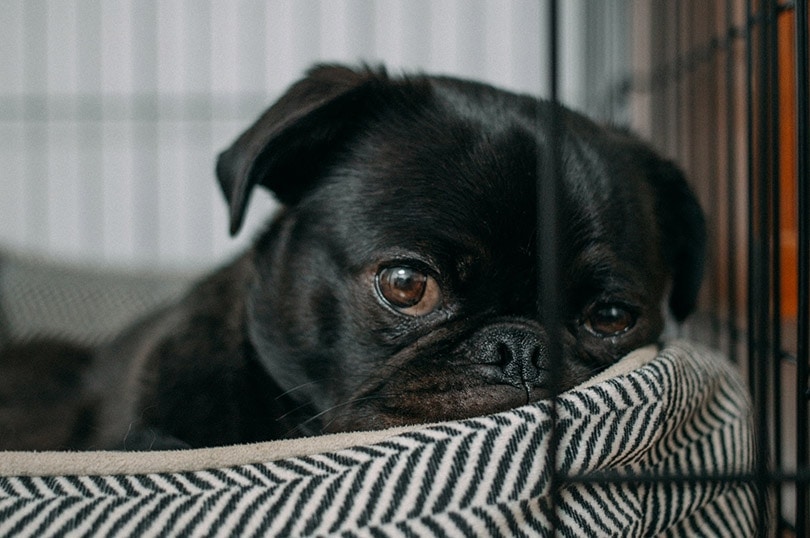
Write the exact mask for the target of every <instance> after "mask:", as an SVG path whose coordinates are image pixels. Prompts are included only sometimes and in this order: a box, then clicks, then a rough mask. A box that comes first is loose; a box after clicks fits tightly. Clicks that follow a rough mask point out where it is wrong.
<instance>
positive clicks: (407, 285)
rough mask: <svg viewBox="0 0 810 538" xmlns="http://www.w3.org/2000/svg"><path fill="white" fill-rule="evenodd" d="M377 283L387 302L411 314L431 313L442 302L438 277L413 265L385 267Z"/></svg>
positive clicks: (378, 289) (380, 293) (379, 274)
mask: <svg viewBox="0 0 810 538" xmlns="http://www.w3.org/2000/svg"><path fill="white" fill-rule="evenodd" d="M376 284H377V293H378V294H379V295H380V297H382V299H383V300H384V301H385V302H386V303H388V304H389V305H390V306H391V307H393V308H394V309H396V310H398V311H400V312H402V313H403V314H407V315H409V316H424V315H427V314H430V313H431V312H433V311H434V310H436V308H437V307H438V306H439V303H440V302H441V292H440V290H439V284H438V283H437V282H436V279H435V278H433V277H432V276H430V275H428V274H425V273H423V272H422V271H419V270H417V269H414V268H412V267H406V266H397V267H384V268H382V269H380V271H379V272H378V273H377V278H376Z"/></svg>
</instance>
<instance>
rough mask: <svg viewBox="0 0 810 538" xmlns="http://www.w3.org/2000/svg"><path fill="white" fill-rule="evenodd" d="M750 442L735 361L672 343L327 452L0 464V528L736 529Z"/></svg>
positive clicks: (445, 532) (637, 532) (424, 532)
mask: <svg viewBox="0 0 810 538" xmlns="http://www.w3.org/2000/svg"><path fill="white" fill-rule="evenodd" d="M555 414H556V420H554V416H555ZM552 433H553V435H552ZM753 446H754V443H753V440H752V427H751V419H750V405H749V402H748V398H747V397H746V391H745V388H744V387H743V385H742V384H741V382H740V381H739V379H738V375H737V373H736V371H735V370H734V369H733V368H732V367H731V366H730V365H729V364H728V363H727V362H726V361H725V360H724V359H723V358H722V357H719V356H717V355H716V354H713V353H711V352H709V351H708V350H706V349H703V348H701V347H698V346H695V345H693V344H689V343H686V342H676V343H673V344H671V345H668V346H666V347H665V348H664V349H663V350H662V351H660V352H659V353H658V355H657V356H656V357H655V358H654V359H653V360H652V361H651V362H648V363H647V364H645V365H643V366H641V367H640V368H637V369H635V370H633V371H631V372H630V373H627V374H625V375H621V376H619V377H614V378H611V379H607V380H604V381H601V382H599V383H597V384H594V385H591V386H588V387H585V388H579V389H575V390H573V391H569V392H567V393H565V394H563V395H561V396H560V397H559V398H557V399H556V401H555V402H552V401H543V402H539V403H537V404H533V405H529V406H525V407H522V408H519V409H515V410H513V411H509V412H505V413H500V414H497V415H492V416H488V417H484V418H476V419H470V420H463V421H457V422H450V423H443V424H439V425H433V426H426V427H422V428H419V429H415V430H412V431H407V432H404V433H398V434H394V435H392V436H390V437H387V438H384V439H383V440H381V441H379V442H376V443H372V444H365V445H361V446H354V447H349V448H344V449H341V450H336V451H333V452H328V453H315V454H310V455H301V456H296V457H288V458H284V459H280V460H277V461H267V462H264V463H259V464H248V465H235V466H226V467H214V468H209V469H202V470H196V471H186V472H171V473H148V472H144V473H133V474H108V475H100V476H96V475H94V473H92V472H90V473H87V474H84V475H60V476H33V475H36V474H37V473H36V472H32V471H31V470H30V469H28V470H26V473H25V474H26V475H27V476H22V474H23V473H20V472H18V473H16V474H15V473H14V472H8V470H6V472H4V474H5V476H0V536H63V535H68V536H288V535H289V536H326V535H330V536H331V535H343V536H545V535H560V536H655V535H660V534H663V535H674V536H752V535H754V533H755V524H756V521H757V510H758V506H757V496H756V495H755V490H754V486H753V484H752V483H751V482H746V481H745V480H734V479H733V478H734V476H737V477H738V478H739V476H740V475H746V474H747V473H748V474H750V472H751V471H752V469H753V465H754V454H753ZM555 448H556V450H555ZM3 457H4V456H3V455H2V454H0V458H3ZM80 457H86V458H88V462H90V461H92V458H96V459H99V458H104V457H109V456H108V455H106V454H104V453H100V454H92V453H89V454H86V455H81V456H80ZM132 457H138V456H137V455H133V456H132ZM167 457H168V456H167ZM0 468H2V467H0ZM606 473H607V474H606ZM617 477H624V478H622V479H617ZM654 477H659V479H658V480H655V479H653V478H654ZM724 477H731V478H732V479H728V480H726V479H724ZM605 480H607V481H605Z"/></svg>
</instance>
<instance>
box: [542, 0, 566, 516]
mask: <svg viewBox="0 0 810 538" xmlns="http://www.w3.org/2000/svg"><path fill="white" fill-rule="evenodd" d="M559 13H560V11H559V5H558V2H557V0H549V1H548V12H547V14H548V21H549V22H548V29H549V32H548V42H547V46H548V73H547V75H548V89H549V97H548V98H549V101H550V104H551V106H550V107H549V110H550V117H549V118H548V120H549V125H548V126H546V127H545V129H544V127H543V125H538V132H540V133H542V132H543V131H545V133H546V135H547V136H548V138H547V140H546V148H541V151H539V152H538V175H537V241H538V243H537V245H536V249H537V264H538V267H537V275H538V281H537V309H538V314H539V318H540V320H541V322H542V323H543V325H544V326H545V327H546V332H547V334H548V335H549V342H548V344H549V348H548V353H549V362H550V364H551V371H550V372H549V377H550V379H549V383H550V386H552V387H557V386H559V380H560V379H561V378H562V348H561V342H560V337H559V331H558V329H559V327H560V319H559V313H560V304H561V300H560V299H561V298H560V296H559V295H560V289H561V288H560V286H558V285H557V282H558V281H559V276H560V275H559V266H558V265H559V264H558V256H557V252H558V250H559V241H558V240H559V230H560V227H559V221H558V205H557V200H558V199H559V187H558V185H559V183H560V182H561V180H562V175H561V174H562V169H561V163H562V158H561V149H562V148H561V146H560V143H559V142H560V141H561V136H560V135H561V131H562V128H561V127H562V117H561V114H560V110H559V108H558V104H559V82H560V71H559ZM540 112H541V110H538V117H537V121H538V122H539V121H540V120H541V116H542V115H541V114H539V113H540ZM543 149H545V151H543ZM551 417H552V421H551V438H550V441H549V452H550V454H552V457H553V458H554V462H555V463H554V465H553V466H552V474H551V491H553V492H555V493H554V494H553V498H552V503H553V506H554V512H553V514H552V521H551V527H552V532H554V531H556V529H557V528H559V521H558V516H557V507H558V506H559V501H560V498H559V495H558V494H557V493H556V492H557V491H558V490H559V489H560V488H558V487H557V484H559V483H560V481H561V480H562V478H563V477H561V476H559V475H558V474H557V472H556V469H557V463H556V462H557V460H558V458H559V456H560V454H559V452H560V450H559V448H560V439H559V430H558V429H557V427H556V426H557V400H556V398H555V399H552V407H551Z"/></svg>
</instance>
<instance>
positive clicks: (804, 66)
mask: <svg viewBox="0 0 810 538" xmlns="http://www.w3.org/2000/svg"><path fill="white" fill-rule="evenodd" d="M809 16H810V13H808V9H807V0H796V2H795V21H796V92H797V94H796V97H797V99H796V106H797V132H796V141H797V144H796V156H797V165H798V168H797V181H798V185H797V192H798V220H799V222H798V227H799V230H798V245H799V252H798V266H799V268H798V269H799V273H798V274H799V290H798V291H799V298H798V299H799V311H798V319H797V324H798V327H797V329H798V336H797V359H798V360H797V369H798V371H797V375H796V379H797V382H796V384H797V386H796V419H797V420H796V421H797V423H796V465H797V468H798V469H799V470H802V469H804V470H807V469H808V467H810V446H809V445H808V431H807V430H808V427H807V423H808V397H810V394H808V390H810V389H808V373H809V372H808V367H809V366H810V364H809V363H810V154H809V153H808V148H810V111H808V100H810V83H808V69H810V60H808V46H810V45H809V44H808V43H809V42H810V33H808V17H809ZM808 489H810V481H808V480H807V479H806V478H805V480H804V481H803V482H800V483H799V484H797V487H796V514H797V516H796V535H797V536H807V535H808V534H810V498H809V497H808V491H807V490H808Z"/></svg>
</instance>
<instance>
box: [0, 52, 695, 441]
mask: <svg viewBox="0 0 810 538" xmlns="http://www.w3.org/2000/svg"><path fill="white" fill-rule="evenodd" d="M554 106H555V105H552V104H550V103H547V102H543V101H538V100H536V99H534V98H531V97H527V96H522V95H515V94H513V93H509V92H506V91H502V90H499V89H495V88H493V87H490V86H487V85H484V84H479V83H475V82H469V81H463V80H457V79H453V78H445V77H430V76H415V77H411V78H394V77H389V76H388V75H387V74H386V73H385V72H384V71H383V70H371V69H359V70H353V69H349V68H346V67H340V66H321V67H317V68H314V69H313V70H311V71H310V72H309V73H308V74H307V76H306V77H305V78H304V79H303V80H301V81H299V82H297V83H296V84H294V85H293V86H292V87H291V88H290V89H289V90H288V91H287V93H286V94H284V95H283V96H282V97H281V99H279V100H278V102H277V103H275V104H274V105H273V106H272V107H270V109H269V110H267V111H266V112H265V113H264V115H262V116H261V117H260V118H259V119H258V121H257V122H256V123H255V124H254V125H253V126H251V127H250V128H249V129H248V130H247V131H246V132H245V133H244V134H242V136H240V137H239V139H238V140H237V141H236V142H235V143H234V144H233V146H232V147H231V148H230V149H228V150H227V151H225V152H224V153H222V154H221V155H220V157H219V162H218V164H217V175H218V177H219V181H220V184H221V186H222V190H223V191H224V193H225V197H226V198H227V200H228V203H229V206H230V219H231V232H232V233H236V232H237V231H238V230H239V228H240V224H241V222H242V218H243V215H244V213H245V210H246V207H247V205H248V201H249V198H250V194H251V191H252V190H253V188H254V187H256V186H257V185H261V186H263V187H265V188H267V189H270V190H271V191H272V192H273V193H274V194H275V196H276V197H277V199H278V200H279V201H280V202H282V204H283V205H284V209H282V210H281V211H280V213H279V214H278V215H277V216H276V217H275V219H274V220H273V221H272V223H271V224H270V226H269V228H268V230H267V231H266V232H265V233H263V234H262V235H261V236H260V237H259V238H258V240H257V241H256V242H255V245H254V246H253V247H252V248H251V249H250V251H249V252H247V253H246V254H245V255H244V256H242V257H240V258H239V259H237V260H236V261H235V262H233V263H231V264H230V265H228V266H227V267H225V268H223V269H221V270H220V271H218V272H216V273H214V274H213V275H211V276H210V277H209V278H207V279H205V280H204V281H202V282H200V283H199V284H198V285H197V286H196V287H194V288H193V289H192V290H191V291H190V293H189V294H188V295H187V296H186V297H185V298H184V299H183V300H181V301H180V302H179V303H177V304H175V305H173V306H170V307H168V308H166V309H164V310H162V311H160V312H157V313H155V314H154V315H152V316H150V317H148V318H147V319H144V320H143V321H141V322H140V323H139V324H137V325H136V326H134V327H132V328H130V329H129V330H127V331H126V332H124V333H123V334H122V335H121V336H120V337H119V338H118V339H117V340H116V341H115V342H114V343H112V344H111V345H109V346H106V347H104V348H103V349H99V350H95V351H94V352H93V353H92V355H90V356H88V355H86V354H84V353H82V352H81V351H76V350H71V349H61V350H59V349H57V351H50V355H51V358H50V359H47V358H45V359H41V360H45V361H50V362H59V361H56V360H55V359H54V358H53V356H54V353H62V354H63V357H62V358H63V359H64V356H73V357H75V361H74V362H76V363H77V365H78V367H80V368H81V369H82V375H81V376H79V377H76V376H75V375H74V377H71V378H70V379H73V381H70V382H65V383H63V384H64V385H65V386H64V387H62V389H63V392H65V393H66V394H67V393H68V392H69V393H70V398H71V399H70V402H71V403H70V405H64V406H62V405H57V406H56V407H58V408H60V409H62V415H60V418H59V420H58V422H59V425H60V427H58V428H57V427H54V425H53V422H54V420H51V421H43V424H51V428H52V430H51V431H48V432H40V433H42V435H39V436H34V437H37V438H38V439H44V438H47V439H48V441H47V443H40V444H41V445H42V446H39V447H30V448H49V447H54V446H57V447H60V448H78V449H89V448H109V447H112V448H127V449H149V448H153V449H157V448H176V447H204V446H213V445H227V444H233V443H243V442H252V441H261V440H270V439H279V438H284V437H291V436H302V435H314V434H320V433H324V432H337V431H351V430H367V429H377V428H385V427H389V426H396V425H404V424H412V423H419V422H433V421H441V420H447V419H458V418H463V417H470V416H475V415H481V414H486V413H492V412H497V411H501V410H505V409H509V408H513V407H516V406H520V405H522V404H525V403H527V402H531V401H535V400H539V399H542V398H546V397H549V396H551V395H553V394H555V393H558V392H560V391H563V390H566V389H568V388H571V387H573V386H575V385H576V384H578V383H580V382H582V381H585V380H586V379H588V378H589V377H590V376H592V375H594V374H595V373H596V372H598V371H600V370H602V369H604V368H606V367H607V366H609V365H611V364H612V363H614V362H616V361H617V360H618V359H620V358H621V357H622V356H624V355H626V354H627V353H628V352H630V351H632V350H634V349H636V348H638V347H641V346H644V345H646V344H650V343H655V342H657V340H658V338H659V336H660V335H661V333H662V329H663V327H664V320H665V317H666V315H667V314H666V312H665V311H664V310H665V309H666V306H665V303H666V299H667V298H668V304H669V309H670V310H671V313H672V315H673V316H674V317H675V318H676V319H678V320H682V319H683V318H684V317H686V316H687V315H688V314H689V313H690V311H691V310H692V309H693V307H694V305H695V301H696V295H697V292H698V288H699V285H700V280H701V274H702V269H703V258H704V244H705V239H704V234H705V232H704V221H703V217H702V213H701V211H700V208H699V206H698V203H697V201H696V200H695V197H694V195H693V193H692V191H691V190H690V188H689V187H688V186H687V183H686V182H685V180H684V178H683V176H682V174H681V173H680V172H679V171H678V169H677V168H676V167H675V166H674V165H673V164H672V163H670V162H668V161H666V160H663V159H661V158H659V157H658V156H657V155H656V154H655V153H653V152H652V151H651V150H650V149H648V148H647V147H646V146H644V145H643V144H641V143H639V142H638V141H637V140H636V139H634V138H632V137H630V136H628V135H627V134H625V133H623V132H619V131H616V130H610V129H606V128H603V127H601V126H599V125H596V124H595V123H593V122H591V121H589V120H588V119H586V118H584V117H582V116H580V115H578V114H575V113H573V112H571V111H568V110H565V109H562V108H561V107H556V108H553V107H554ZM554 114H557V117H558V118H559V122H558V123H557V124H556V125H558V127H559V128H558V129H557V130H556V131H555V132H556V136H554V137H553V139H552V137H551V134H550V133H551V126H550V125H551V121H550V119H551V118H552V116H553V115H554ZM553 145H557V146H556V147H558V148H559V150H558V155H559V162H560V168H561V184H560V186H559V189H560V192H559V198H560V200H559V202H560V203H559V208H558V218H559V222H560V227H559V228H560V229H559V232H560V233H559V238H558V239H559V242H558V245H559V248H558V249H557V250H558V253H557V255H558V262H557V263H558V267H559V273H560V275H561V278H560V281H559V282H558V283H557V284H556V286H557V289H559V292H560V299H561V304H560V305H559V307H560V311H559V312H558V315H559V321H560V323H559V324H556V325H555V326H556V327H559V329H558V330H556V331H553V332H554V334H550V333H551V332H552V329H550V328H549V327H544V325H543V324H541V323H540V321H539V318H538V314H537V312H538V311H542V305H543V301H544V298H543V297H539V296H538V295H539V294H538V291H537V290H538V286H537V284H536V279H537V277H538V275H537V267H538V263H539V259H540V258H542V257H543V256H544V252H538V248H537V243H538V241H537V233H538V231H537V222H538V209H537V207H538V204H537V183H538V163H541V162H544V159H548V158H549V156H550V155H551V151H552V147H553ZM541 168H542V167H541ZM546 179H547V178H543V177H541V178H540V181H545V180H546ZM552 341H553V342H556V343H558V348H559V349H560V354H561V359H562V365H561V369H560V370H559V372H558V374H557V375H556V376H553V375H552V374H551V365H550V364H549V361H550V355H551V353H550V352H549V348H550V342H552ZM34 347H36V346H34ZM45 347H47V346H45ZM49 349H51V350H53V349H55V348H53V347H51V348H49ZM29 351H31V350H29ZM71 353H73V355H71ZM48 354H49V353H48V352H46V353H41V354H40V355H43V356H46V357H47V355H48ZM23 355H26V353H24V352H22V351H20V350H19V349H18V350H17V351H16V352H11V353H9V354H8V356H9V357H11V359H7V362H8V361H10V362H14V361H15V359H14V357H15V356H16V357H17V359H16V363H15V364H19V363H20V362H21V361H22V360H23V359H21V358H20V357H22V356H23ZM25 360H30V353H29V354H27V355H26V359H25ZM60 364H62V365H64V364H66V363H65V361H61V362H60ZM63 367H64V366H63ZM74 374H75V373H74ZM74 378H75V379H74ZM63 379H67V378H64V377H63ZM552 381H554V382H552ZM68 389H69V390H68ZM18 429H20V428H18ZM0 443H2V442H0ZM6 444H8V443H6ZM12 444H13V443H12ZM45 445H47V446H45Z"/></svg>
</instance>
